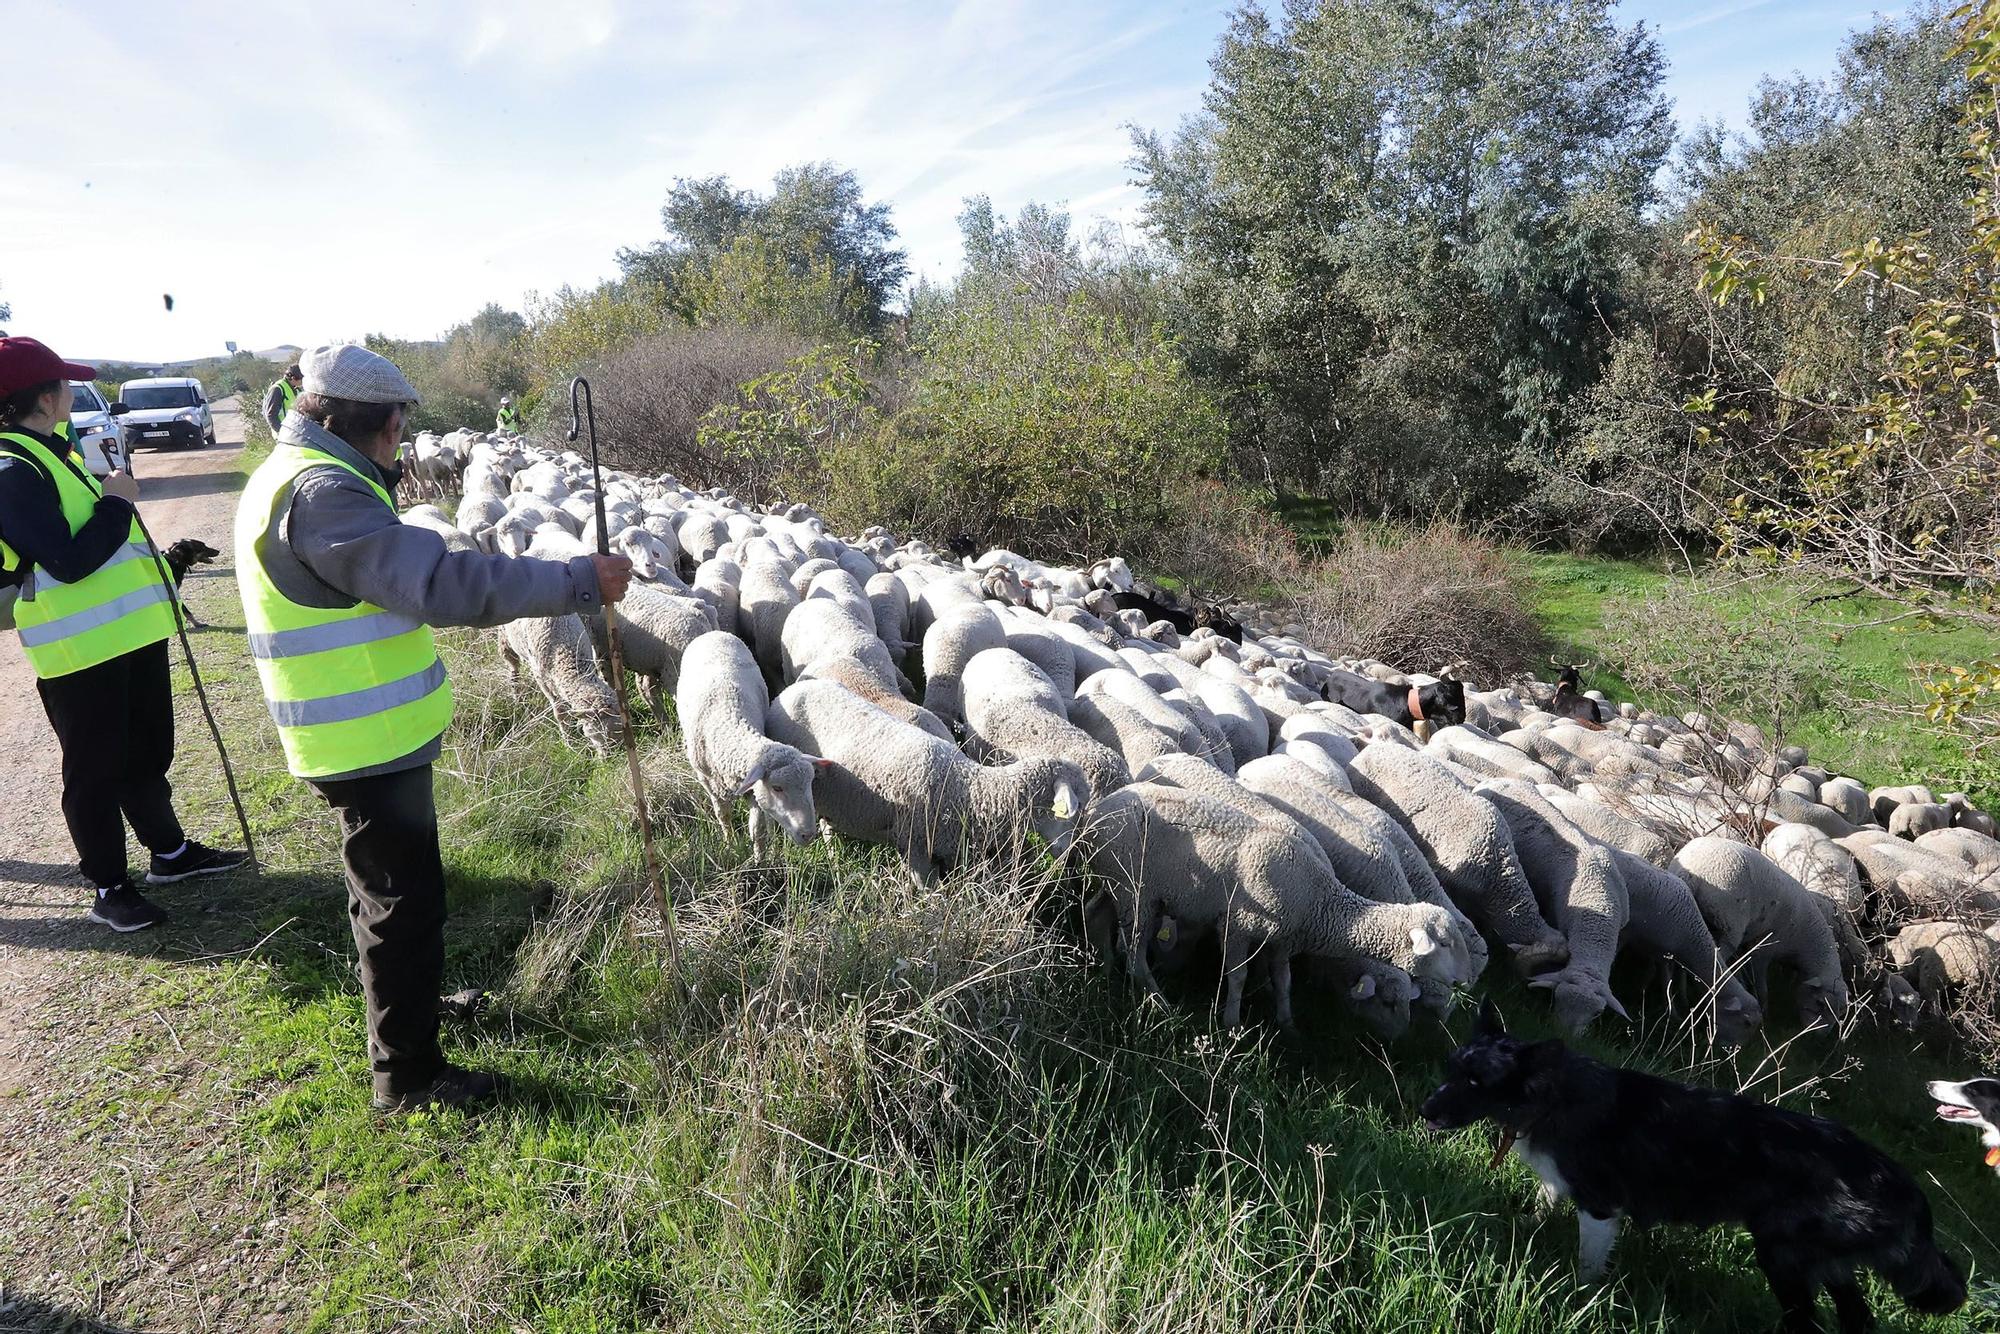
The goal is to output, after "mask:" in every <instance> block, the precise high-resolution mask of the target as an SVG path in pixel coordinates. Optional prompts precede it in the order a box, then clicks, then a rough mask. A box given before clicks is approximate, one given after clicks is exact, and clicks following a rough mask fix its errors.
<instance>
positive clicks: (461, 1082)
mask: <svg viewBox="0 0 2000 1334" xmlns="http://www.w3.org/2000/svg"><path fill="white" fill-rule="evenodd" d="M499 1094H500V1078H499V1076H497V1075H490V1074H488V1073H487V1072H486V1071H484V1070H466V1069H464V1068H462V1067H460V1066H456V1065H447V1066H446V1067H445V1068H444V1069H443V1070H441V1071H439V1072H438V1077H437V1078H436V1079H433V1080H432V1081H431V1082H430V1083H428V1084H426V1085H424V1086H423V1087H422V1088H420V1089H415V1090H413V1091H411V1092H409V1093H378V1094H376V1095H375V1099H374V1105H375V1110H376V1111H378V1112H416V1111H422V1110H423V1109H424V1108H427V1107H457V1108H460V1109H462V1110H465V1111H472V1110H474V1109H475V1108H478V1107H480V1106H483V1105H484V1104H486V1103H489V1102H492V1101H493V1100H494V1099H495V1098H496V1097H498V1096H499Z"/></svg>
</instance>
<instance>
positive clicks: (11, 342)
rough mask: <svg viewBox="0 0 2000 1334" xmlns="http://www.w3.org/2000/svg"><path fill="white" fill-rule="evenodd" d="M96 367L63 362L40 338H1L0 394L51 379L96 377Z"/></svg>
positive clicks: (91, 378) (90, 378) (43, 382)
mask: <svg viewBox="0 0 2000 1334" xmlns="http://www.w3.org/2000/svg"><path fill="white" fill-rule="evenodd" d="M96 378H97V368H96V367H95V366H80V365H78V364H77V363H76V362H74V361H64V360H63V359H62V358H61V357H59V356H57V355H56V354H55V353H54V352H51V351H50V350H49V347H48V344H46V343H44V342H42V341H41V340H40V339H39V338H0V394H11V393H14V392H16V391H18V390H22V389H26V388H28V387H29V386H30V385H38V384H47V383H48V382H49V381H50V380H95V379H96Z"/></svg>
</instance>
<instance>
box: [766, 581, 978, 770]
mask: <svg viewBox="0 0 2000 1334" xmlns="http://www.w3.org/2000/svg"><path fill="white" fill-rule="evenodd" d="M780 643H781V648H782V657H783V667H784V677H785V680H786V681H787V682H790V681H797V680H804V679H807V678H811V679H814V680H819V681H836V682H838V683H839V684H841V685H843V686H845V687H847V688H848V689H849V690H851V691H853V692H854V693H855V694H857V695H859V696H861V698H863V699H865V700H867V701H868V702H869V703H870V704H873V705H874V706H875V707H876V708H878V709H881V710H882V711H883V712H884V713H887V714H888V715H890V716H891V717H892V718H895V719H896V720H897V721H898V722H902V723H907V724H909V725H910V726H912V727H915V728H917V729H918V730H920V731H923V732H927V733H929V734H930V735H932V736H934V737H936V738H938V739H939V740H940V741H950V740H952V739H953V738H952V733H951V729H950V728H949V727H947V726H946V725H945V724H944V721H943V720H942V719H940V718H939V717H937V715H935V714H933V713H931V712H930V711H929V710H928V709H925V708H922V707H920V706H919V705H917V704H914V703H912V702H911V701H910V699H909V698H908V696H906V695H905V694H904V693H903V690H904V688H905V687H906V686H907V685H908V682H906V681H904V680H903V676H902V673H901V672H899V671H898V670H897V669H896V664H895V663H894V661H892V660H891V659H890V657H889V650H888V648H887V647H886V646H884V645H883V643H882V641H881V640H879V639H877V638H876V637H875V636H874V635H872V634H870V633H869V632H868V628H867V627H866V626H865V625H863V624H862V623H861V620H860V618H859V617H858V616H857V615H856V614H855V612H854V611H853V610H852V609H851V608H849V607H846V606H843V605H842V604H840V603H838V602H835V601H833V600H831V599H829V598H810V599H808V600H806V601H805V602H802V603H800V604H799V605H798V606H797V607H796V608H794V609H793V611H792V614H791V615H790V616H788V617H786V618H785V626H784V629H783V630H782V631H781V632H780Z"/></svg>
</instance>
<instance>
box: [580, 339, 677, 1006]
mask: <svg viewBox="0 0 2000 1334" xmlns="http://www.w3.org/2000/svg"><path fill="white" fill-rule="evenodd" d="M579 404H580V406H579ZM585 423H588V424H589V427H590V484H591V485H592V486H593V487H595V488H596V499H595V501H594V503H595V504H596V506H597V554H598V555H600V556H609V555H610V554H611V534H610V532H609V531H608V530H607V529H606V528H605V526H604V474H603V473H602V472H601V471H600V470H599V467H598V462H597V407H596V404H595V403H594V402H593V401H592V400H591V396H590V381H588V380H586V379H584V378H583V377H582V376H581V375H579V376H577V377H576V378H575V379H573V380H571V381H570V382H569V440H570V443H571V444H575V443H576V437H577V432H578V430H579V429H581V428H582V427H583V426H584V424H585ZM602 605H603V609H604V640H605V643H606V644H607V645H609V646H610V649H611V687H612V689H613V690H614V691H615V692H616V693H617V695H618V722H619V728H620V730H621V731H622V732H623V733H624V735H625V769H626V772H627V774H628V775H629V776H630V778H631V780H632V805H633V808H634V809H635V810H636V811H637V812H638V815H639V846H640V847H641V848H643V849H644V850H645V854H646V878H647V880H648V881H649V882H650V883H651V884H652V886H653V898H654V899H655V900H656V901H657V902H658V903H659V906H660V925H661V927H662V928H663V929H664V931H665V934H666V939H667V970H668V971H669V972H670V973H672V974H673V978H674V983H675V985H676V986H678V985H679V984H680V977H681V947H680V939H679V937H678V936H677V935H676V934H675V932H674V904H673V900H672V899H671V898H669V897H668V896H667V882H666V879H665V877H663V876H662V875H661V874H660V858H659V854H658V853H656V852H655V851H654V850H653V817H652V815H651V814H650V813H649V812H648V811H647V809H646V780H645V776H644V774H642V773H641V772H640V769H639V742H638V739H637V738H635V737H634V736H633V735H632V705H631V702H630V701H629V700H628V699H627V698H626V695H625V651H624V649H623V648H622V647H621V646H620V645H619V642H618V617H617V614H616V613H615V612H613V611H612V609H611V601H610V599H608V598H607V599H605V600H604V602H603V604H602Z"/></svg>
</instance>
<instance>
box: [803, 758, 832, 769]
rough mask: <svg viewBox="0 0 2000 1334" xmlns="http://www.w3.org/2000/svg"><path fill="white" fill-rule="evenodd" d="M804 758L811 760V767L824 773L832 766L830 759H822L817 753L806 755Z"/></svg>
mask: <svg viewBox="0 0 2000 1334" xmlns="http://www.w3.org/2000/svg"><path fill="white" fill-rule="evenodd" d="M806 758H807V759H808V760H810V761H811V762H812V767H813V768H814V769H815V770H817V771H818V772H820V773H825V772H826V771H827V770H828V769H831V768H832V767H833V761H832V760H823V759H821V758H820V757H819V756H817V755H808V756H806Z"/></svg>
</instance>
